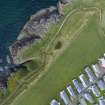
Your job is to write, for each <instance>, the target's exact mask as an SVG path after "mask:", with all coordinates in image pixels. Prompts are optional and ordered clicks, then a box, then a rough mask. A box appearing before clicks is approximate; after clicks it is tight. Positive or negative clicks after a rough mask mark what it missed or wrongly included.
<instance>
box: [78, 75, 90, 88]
mask: <svg viewBox="0 0 105 105" xmlns="http://www.w3.org/2000/svg"><path fill="white" fill-rule="evenodd" d="M79 79H80V81H81V82H82V84H83V86H84V88H87V87H88V86H89V81H88V80H87V79H86V77H85V75H84V74H81V75H80V76H79Z"/></svg>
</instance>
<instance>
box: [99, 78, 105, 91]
mask: <svg viewBox="0 0 105 105" xmlns="http://www.w3.org/2000/svg"><path fill="white" fill-rule="evenodd" d="M97 85H98V87H99V88H100V90H105V82H104V81H103V80H99V81H98V82H97Z"/></svg>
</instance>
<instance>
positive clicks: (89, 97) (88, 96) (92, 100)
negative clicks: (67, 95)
mask: <svg viewBox="0 0 105 105" xmlns="http://www.w3.org/2000/svg"><path fill="white" fill-rule="evenodd" d="M83 96H84V98H85V99H86V100H87V101H88V102H89V103H91V104H93V103H94V99H93V97H92V96H91V94H89V93H85V94H84V95H83Z"/></svg>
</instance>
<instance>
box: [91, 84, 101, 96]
mask: <svg viewBox="0 0 105 105" xmlns="http://www.w3.org/2000/svg"><path fill="white" fill-rule="evenodd" d="M91 90H92V92H93V94H94V95H95V96H96V97H99V96H100V95H101V93H100V90H99V89H98V87H97V86H96V85H95V84H94V85H92V86H91Z"/></svg>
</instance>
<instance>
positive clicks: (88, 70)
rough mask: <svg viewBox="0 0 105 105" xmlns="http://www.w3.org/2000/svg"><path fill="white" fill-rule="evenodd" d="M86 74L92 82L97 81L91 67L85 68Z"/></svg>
mask: <svg viewBox="0 0 105 105" xmlns="http://www.w3.org/2000/svg"><path fill="white" fill-rule="evenodd" d="M85 72H86V74H87V76H88V78H89V81H90V82H92V83H94V82H95V81H96V80H97V78H96V76H95V74H94V73H93V71H92V70H91V69H90V68H89V67H86V68H85Z"/></svg>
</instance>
